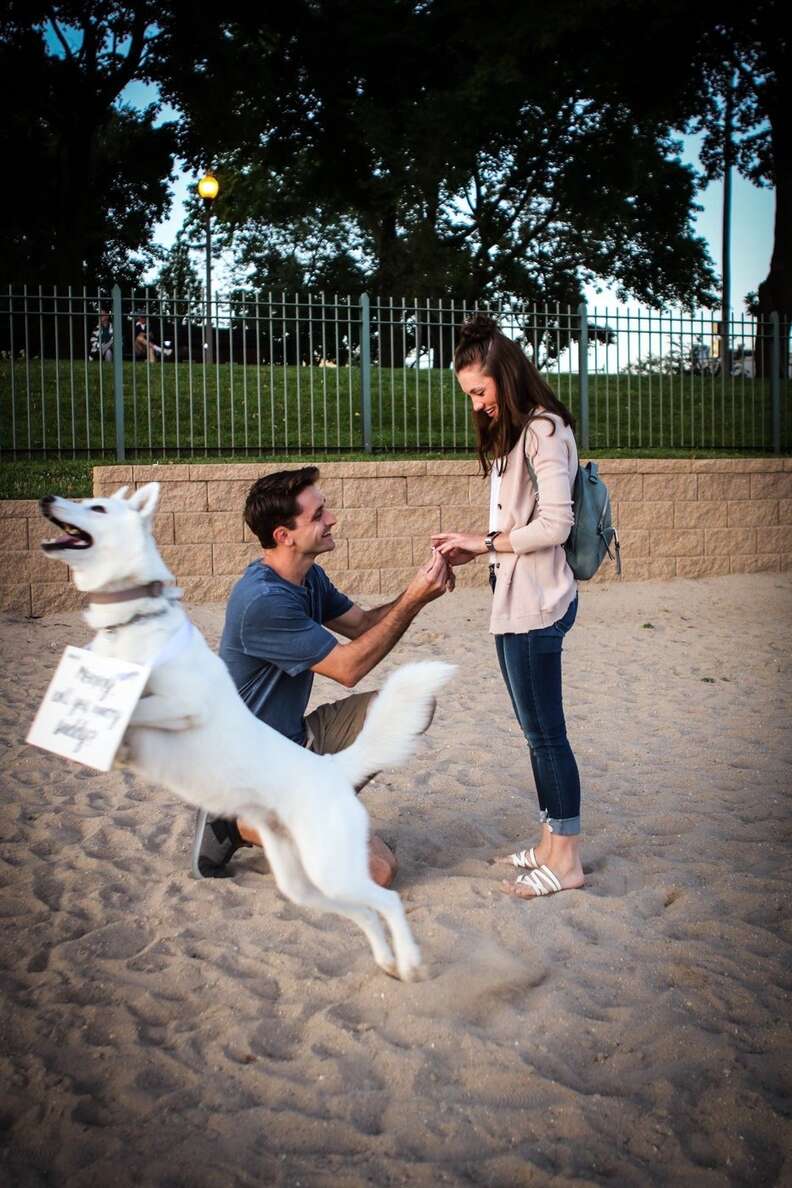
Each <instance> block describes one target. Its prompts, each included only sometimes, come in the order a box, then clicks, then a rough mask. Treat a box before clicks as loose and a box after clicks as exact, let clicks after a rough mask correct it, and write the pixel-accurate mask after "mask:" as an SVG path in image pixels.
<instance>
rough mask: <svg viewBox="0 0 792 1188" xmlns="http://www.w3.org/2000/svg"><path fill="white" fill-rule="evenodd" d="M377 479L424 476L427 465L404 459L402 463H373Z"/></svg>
mask: <svg viewBox="0 0 792 1188" xmlns="http://www.w3.org/2000/svg"><path fill="white" fill-rule="evenodd" d="M375 465H376V467H377V470H376V474H377V478H415V477H416V476H419V475H422V474H426V467H427V463H426V462H423V461H419V460H418V459H410V458H405V459H404V461H402V462H398V461H387V462H377V463H375Z"/></svg>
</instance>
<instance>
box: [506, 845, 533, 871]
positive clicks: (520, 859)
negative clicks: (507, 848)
mask: <svg viewBox="0 0 792 1188" xmlns="http://www.w3.org/2000/svg"><path fill="white" fill-rule="evenodd" d="M506 861H507V862H511V864H512V866H516V867H517V868H518V869H519V870H538V869H539V866H540V865H541V863H539V862H537V861H536V850H535V849H534V847H533V846H531V848H530V850H517V852H516V853H515V854H509V856H508V858H507V859H506Z"/></svg>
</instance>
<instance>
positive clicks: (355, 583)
mask: <svg viewBox="0 0 792 1188" xmlns="http://www.w3.org/2000/svg"><path fill="white" fill-rule="evenodd" d="M332 581H333V584H334V585H336V586H338V588H339V589H340V590H343V592H344V593H345V594H346V595H347V596H348V597H350V598H354V597H356V596H357V595H358V594H379V592H380V571H379V570H378V569H347V570H346V571H345V572H344V574H343V580H341V575H339V578H338V579H337V578H335V577H333V579H332Z"/></svg>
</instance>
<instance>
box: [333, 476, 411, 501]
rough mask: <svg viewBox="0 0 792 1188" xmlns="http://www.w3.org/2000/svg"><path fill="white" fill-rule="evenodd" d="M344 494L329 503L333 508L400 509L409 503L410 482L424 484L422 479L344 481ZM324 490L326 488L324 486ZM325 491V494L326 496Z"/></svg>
mask: <svg viewBox="0 0 792 1188" xmlns="http://www.w3.org/2000/svg"><path fill="white" fill-rule="evenodd" d="M341 481H342V483H343V493H342V497H341V499H340V500H338V502H337V503H335V502H334V501H333V500H331V499H330V497H329V495H328V498H327V502H328V504H329V505H330V507H331V508H333V507H368V508H372V507H376V508H380V507H400V506H404V504H406V502H407V484H408V482H422V481H424V480H422V479H406V478H382V479H365V478H364V479H342V480H341ZM323 490H325V487H324V486H323ZM326 493H327V492H326V490H325V494H326Z"/></svg>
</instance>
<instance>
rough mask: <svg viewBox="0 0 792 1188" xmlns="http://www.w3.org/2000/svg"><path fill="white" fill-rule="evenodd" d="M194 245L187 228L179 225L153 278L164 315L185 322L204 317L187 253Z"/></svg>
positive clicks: (197, 279) (198, 286)
mask: <svg viewBox="0 0 792 1188" xmlns="http://www.w3.org/2000/svg"><path fill="white" fill-rule="evenodd" d="M195 247H196V245H195V244H194V242H191V241H190V230H189V227H188V226H187V225H183V226H181V227H180V228H179V230H178V232H177V233H176V238H175V240H174V241H173V244H172V245H171V247H170V248H169V249H168V252H167V254H166V255H165V259H164V260H163V263H162V267H161V268H160V271H159V273H158V274H157V278H156V280H155V281H154V286H155V288H156V289H157V291H158V293H159V297H160V304H161V307H162V313H163V316H164V317H168V318H180V319H182V320H189V321H201V320H202V319H203V317H204V294H203V287H202V285H201V278H200V276H199V275H198V270H197V268H196V267H195V265H194V264H193V261H192V255H191V252H192V251H194V250H195Z"/></svg>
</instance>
